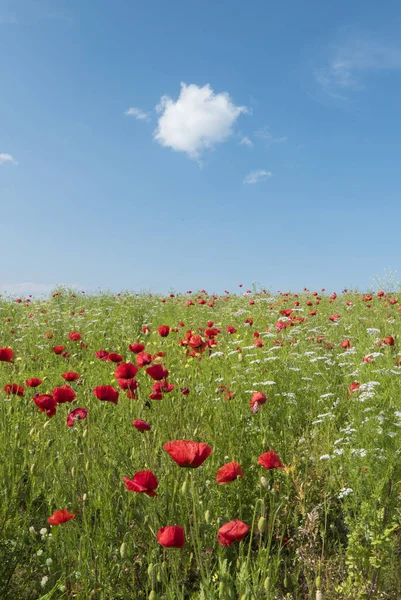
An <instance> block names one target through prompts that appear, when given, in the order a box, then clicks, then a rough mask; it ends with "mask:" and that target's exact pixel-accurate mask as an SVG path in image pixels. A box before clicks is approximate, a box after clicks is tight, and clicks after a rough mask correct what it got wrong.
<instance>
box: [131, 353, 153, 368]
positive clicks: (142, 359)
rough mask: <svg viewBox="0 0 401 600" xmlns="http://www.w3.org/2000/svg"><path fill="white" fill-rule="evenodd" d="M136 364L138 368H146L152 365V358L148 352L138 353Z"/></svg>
mask: <svg viewBox="0 0 401 600" xmlns="http://www.w3.org/2000/svg"><path fill="white" fill-rule="evenodd" d="M135 360H136V364H137V365H138V367H140V368H142V367H146V365H150V364H151V362H152V356H151V355H150V354H149V353H148V352H138V354H137V355H136V357H135Z"/></svg>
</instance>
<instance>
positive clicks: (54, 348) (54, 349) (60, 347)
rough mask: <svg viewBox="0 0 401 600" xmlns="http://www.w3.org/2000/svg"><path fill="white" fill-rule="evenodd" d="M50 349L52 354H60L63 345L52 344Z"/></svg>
mask: <svg viewBox="0 0 401 600" xmlns="http://www.w3.org/2000/svg"><path fill="white" fill-rule="evenodd" d="M52 350H53V352H54V354H62V352H63V350H64V346H53V348H52Z"/></svg>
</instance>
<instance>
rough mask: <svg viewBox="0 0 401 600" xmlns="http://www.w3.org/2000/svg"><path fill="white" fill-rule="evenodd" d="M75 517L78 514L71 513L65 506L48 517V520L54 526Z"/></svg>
mask: <svg viewBox="0 0 401 600" xmlns="http://www.w3.org/2000/svg"><path fill="white" fill-rule="evenodd" d="M75 517H76V515H74V514H73V513H69V512H68V510H67V509H66V508H63V509H61V510H56V511H54V513H53V514H52V516H51V517H49V518H48V519H47V522H48V523H49V524H50V525H53V526H54V525H61V523H67V521H71V519H74V518H75Z"/></svg>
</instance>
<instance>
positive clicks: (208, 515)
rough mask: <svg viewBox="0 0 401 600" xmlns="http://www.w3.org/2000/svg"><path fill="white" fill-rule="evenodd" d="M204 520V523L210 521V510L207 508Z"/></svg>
mask: <svg viewBox="0 0 401 600" xmlns="http://www.w3.org/2000/svg"><path fill="white" fill-rule="evenodd" d="M205 521H206V523H209V521H210V512H209V511H208V510H207V511H206V512H205Z"/></svg>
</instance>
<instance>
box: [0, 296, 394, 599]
mask: <svg viewBox="0 0 401 600" xmlns="http://www.w3.org/2000/svg"><path fill="white" fill-rule="evenodd" d="M400 308H401V297H400V305H399V303H398V297H397V294H395V293H385V292H382V291H380V290H379V291H375V292H371V293H357V292H353V291H347V290H344V291H343V292H341V293H340V292H338V294H328V293H326V292H325V291H324V290H322V291H319V292H315V291H313V290H311V291H309V290H306V289H304V290H303V291H302V292H300V293H298V294H293V293H278V294H276V295H271V294H270V293H268V292H267V291H265V290H261V291H256V290H253V291H250V290H248V291H245V293H244V290H242V289H240V294H229V293H228V292H227V293H225V294H224V295H223V296H215V295H209V294H207V293H206V291H205V290H202V291H200V292H188V293H186V294H171V295H167V296H165V297H161V296H151V295H147V294H129V293H121V294H119V295H111V294H98V295H88V296H87V295H85V294H83V293H78V292H76V293H73V292H72V291H71V290H66V289H63V290H61V291H59V292H56V293H54V294H53V295H52V296H51V297H50V298H47V299H40V300H39V299H36V300H35V299H32V300H31V299H29V298H28V299H24V298H22V299H17V301H15V299H13V300H11V299H6V298H2V299H0V450H1V452H0V494H1V496H0V598H1V599H4V600H36V599H41V600H51V599H61V598H64V599H69V598H76V599H79V600H90V599H94V600H125V599H131V598H139V599H141V598H143V599H151V600H156V599H158V600H161V599H165V600H175V599H177V600H180V599H190V598H193V599H202V600H213V599H216V600H217V599H224V600H225V599H232V600H237V599H238V600H239V599H241V600H253V599H255V600H259V599H263V598H266V599H269V600H284V599H294V600H295V599H300V600H304V599H313V600H315V599H316V600H321V599H323V598H325V599H326V600H329V599H330V600H343V599H344V600H346V599H355V600H357V599H363V598H364V599H369V598H383V599H385V598H390V599H392V600H397V599H399V598H401V578H400V575H399V573H400V567H401V528H400V525H401V512H400V511H401V460H400V449H401V439H400V432H401V429H400V428H401V347H399V339H400V335H401V311H400Z"/></svg>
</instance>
